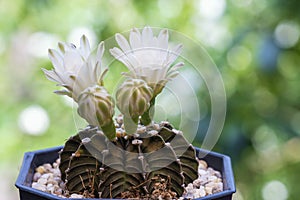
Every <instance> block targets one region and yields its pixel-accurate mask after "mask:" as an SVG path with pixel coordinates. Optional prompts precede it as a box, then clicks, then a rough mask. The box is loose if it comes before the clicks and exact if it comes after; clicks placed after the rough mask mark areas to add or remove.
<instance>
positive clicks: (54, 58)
mask: <svg viewBox="0 0 300 200" xmlns="http://www.w3.org/2000/svg"><path fill="white" fill-rule="evenodd" d="M48 57H49V58H50V60H51V62H52V64H53V67H54V68H55V69H56V71H57V72H58V73H62V72H63V57H62V56H61V55H60V53H58V52H57V51H56V50H54V49H49V50H48Z"/></svg>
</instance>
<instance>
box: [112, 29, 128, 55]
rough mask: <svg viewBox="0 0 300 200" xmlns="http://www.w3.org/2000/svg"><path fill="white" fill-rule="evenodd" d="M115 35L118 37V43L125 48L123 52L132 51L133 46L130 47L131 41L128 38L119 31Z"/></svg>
mask: <svg viewBox="0 0 300 200" xmlns="http://www.w3.org/2000/svg"><path fill="white" fill-rule="evenodd" d="M115 37H116V41H117V43H118V45H119V46H120V48H121V49H122V50H123V52H124V53H125V54H127V53H130V51H131V48H130V46H129V43H128V41H127V40H126V38H125V37H124V36H123V35H121V34H119V33H117V34H116V36H115Z"/></svg>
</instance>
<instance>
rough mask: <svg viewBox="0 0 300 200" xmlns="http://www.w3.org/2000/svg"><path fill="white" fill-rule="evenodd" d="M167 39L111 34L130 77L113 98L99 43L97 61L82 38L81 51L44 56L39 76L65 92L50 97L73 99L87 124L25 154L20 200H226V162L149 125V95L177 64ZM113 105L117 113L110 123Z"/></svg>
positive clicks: (67, 47)
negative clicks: (48, 64) (48, 66)
mask: <svg viewBox="0 0 300 200" xmlns="http://www.w3.org/2000/svg"><path fill="white" fill-rule="evenodd" d="M168 36H169V35H168V31H167V30H162V31H161V32H160V33H159V35H158V36H157V37H155V36H153V33H152V29H151V28H150V27H145V28H144V29H143V30H142V32H140V31H139V30H138V29H135V28H134V29H132V30H131V32H130V36H129V42H128V41H127V39H126V38H125V37H124V36H123V35H121V34H116V37H115V39H116V42H117V43H118V45H119V47H120V48H117V47H114V48H112V49H110V53H111V55H112V56H113V57H114V58H115V59H117V60H118V61H120V62H122V63H123V64H124V65H125V66H126V67H127V68H128V70H129V72H124V73H123V75H124V81H123V82H122V83H121V84H120V85H119V86H118V89H117V91H116V95H115V99H114V98H113V96H112V95H111V94H109V92H108V91H107V89H106V88H105V83H104V81H103V78H104V76H105V74H106V72H107V70H108V69H107V68H106V69H103V62H102V60H103V54H104V51H105V49H104V42H101V43H100V44H99V46H98V48H97V52H96V55H93V54H92V53H91V49H90V45H89V42H88V39H87V38H86V37H85V36H82V38H81V40H80V48H76V47H75V46H74V45H72V44H68V43H59V45H58V47H59V50H58V51H56V50H52V49H50V50H49V57H50V59H51V61H52V63H53V66H54V69H53V70H45V69H43V71H44V73H45V75H46V77H47V78H48V79H49V80H51V81H54V82H56V83H57V84H58V85H59V86H62V87H63V88H64V89H63V90H60V91H56V93H57V94H59V95H67V96H69V97H71V98H73V100H74V101H75V102H76V103H77V104H78V109H77V111H78V114H79V116H81V117H82V118H83V119H85V120H86V121H87V122H88V124H89V126H87V127H86V128H85V129H83V130H81V131H79V132H78V133H77V134H76V135H74V136H72V137H70V138H69V139H68V140H67V141H66V143H65V144H64V146H62V147H55V148H51V149H46V150H39V151H35V152H28V153H26V154H25V156H24V161H23V165H22V168H21V171H20V175H19V177H18V179H17V182H16V186H17V187H18V188H19V191H20V198H21V199H22V200H26V199H63V198H65V197H70V198H88V199H96V198H98V199H99V198H101V199H111V198H122V199H178V198H197V197H202V198H203V199H231V196H232V194H233V193H234V192H235V186H234V181H233V175H232V170H231V164H230V158H229V157H228V156H225V155H222V154H218V153H214V152H209V151H206V150H203V149H199V148H196V147H193V146H192V145H191V144H190V143H189V142H188V141H187V140H186V139H185V137H184V134H183V133H182V132H181V131H179V130H176V129H175V128H174V127H173V126H172V125H171V124H170V123H169V122H167V121H164V122H160V123H156V122H154V121H153V114H154V105H155V100H156V97H157V96H158V95H159V94H160V93H161V92H162V91H163V89H164V87H165V85H166V83H167V82H168V81H170V80H172V79H173V78H174V77H176V76H177V75H178V73H179V71H178V69H179V68H180V67H182V66H183V65H184V64H183V63H182V62H179V63H176V64H173V63H174V62H175V60H176V59H177V57H178V56H179V55H180V52H181V49H182V45H181V44H179V45H177V46H175V47H174V48H172V49H171V48H170V47H169V45H168ZM115 105H116V106H117V108H118V109H119V111H120V112H121V113H122V115H118V116H116V120H115V121H114V114H115V111H114V110H115ZM58 158H59V160H57V159H58ZM199 159H201V160H200V161H199ZM56 160H57V162H56ZM52 163H53V164H52ZM51 164H52V165H51ZM207 165H208V166H207ZM213 168H214V169H213ZM217 170H218V171H220V172H218V171H217ZM50 172H51V173H50ZM208 172H210V173H212V176H213V177H209V176H208V174H209V173H208ZM55 173H56V174H57V175H58V176H57V177H56V176H55ZM201 173H202V175H203V176H202V179H199V177H201ZM58 177H59V178H60V180H58ZM203 177H204V178H203ZM49 179H51V181H50V182H49ZM49 185H50V186H51V187H50V186H49ZM205 186H207V187H205ZM48 187H49V188H48ZM195 192H197V193H199V194H197V195H198V196H197V195H196V194H193V193H195ZM201 192H202V193H201ZM203 193H205V194H203ZM206 194H209V195H208V196H206Z"/></svg>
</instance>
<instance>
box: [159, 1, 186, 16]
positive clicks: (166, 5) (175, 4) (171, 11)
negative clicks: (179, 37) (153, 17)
mask: <svg viewBox="0 0 300 200" xmlns="http://www.w3.org/2000/svg"><path fill="white" fill-rule="evenodd" d="M158 8H159V10H160V13H161V14H162V15H163V16H164V17H166V18H173V17H176V16H178V15H179V14H180V12H181V9H182V1H181V0H171V1H170V0H159V1H158Z"/></svg>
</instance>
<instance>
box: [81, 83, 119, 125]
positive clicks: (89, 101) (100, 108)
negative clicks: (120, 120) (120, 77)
mask: <svg viewBox="0 0 300 200" xmlns="http://www.w3.org/2000/svg"><path fill="white" fill-rule="evenodd" d="M114 106H115V105H114V101H113V98H112V97H111V95H110V94H109V93H108V92H107V91H106V89H105V88H104V87H102V86H99V85H94V86H92V87H88V88H86V89H85V90H84V91H83V92H82V93H81V94H80V96H79V100H78V114H79V115H80V116H81V117H82V118H84V119H85V120H86V121H87V122H88V123H89V124H90V125H93V126H98V127H105V126H107V125H109V124H111V123H112V117H113V115H114Z"/></svg>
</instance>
